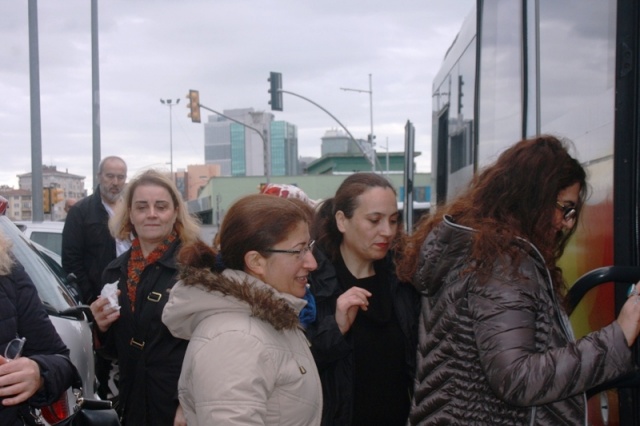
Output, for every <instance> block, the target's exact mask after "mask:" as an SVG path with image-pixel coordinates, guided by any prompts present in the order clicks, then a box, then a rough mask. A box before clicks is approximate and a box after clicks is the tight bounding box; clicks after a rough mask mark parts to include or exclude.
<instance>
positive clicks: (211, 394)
mask: <svg viewBox="0 0 640 426" xmlns="http://www.w3.org/2000/svg"><path fill="white" fill-rule="evenodd" d="M312 214H313V211H312V210H311V208H310V207H309V206H308V205H307V204H305V203H304V202H302V201H299V200H297V199H285V198H280V197H273V196H271V195H264V194H255V195H248V196H245V197H243V198H240V199H239V200H238V201H236V202H235V203H234V204H233V205H232V206H231V207H230V208H229V210H228V211H227V213H226V214H225V217H224V220H223V222H222V225H221V227H220V231H219V233H218V236H217V239H216V240H217V241H218V243H219V247H216V248H215V249H212V248H210V247H209V246H207V245H205V244H204V243H199V244H193V245H189V246H185V247H184V248H183V249H182V250H181V252H180V255H179V261H180V263H181V264H182V265H183V266H182V271H181V281H180V282H179V283H178V284H177V285H176V286H175V287H174V288H173V289H172V290H171V295H170V297H169V301H168V302H167V305H166V307H165V309H164V313H163V318H162V319H163V321H164V323H165V324H166V325H167V327H168V328H169V330H171V332H172V333H173V334H174V336H176V337H178V338H181V339H189V347H188V349H187V353H186V355H185V359H184V364H183V367H182V373H181V375H180V381H179V385H178V391H179V397H180V403H181V405H182V407H183V408H184V412H185V415H186V420H187V424H188V425H190V426H195V425H201V426H205V425H217V424H221V425H222V424H224V425H283V424H287V425H300V426H307V425H319V424H320V417H321V411H322V390H321V386H320V379H319V377H318V372H317V370H316V366H315V363H314V361H313V356H312V355H311V351H310V350H309V343H308V341H307V339H306V337H305V335H304V330H303V328H302V327H301V325H300V320H299V318H298V314H299V312H300V311H301V310H302V309H303V308H304V306H305V305H306V303H307V302H306V300H304V299H303V297H304V295H305V289H306V286H307V282H308V279H309V273H310V272H311V271H313V270H314V269H315V268H316V266H317V264H316V261H315V259H314V257H313V254H312V253H311V249H312V247H313V244H314V243H313V241H312V240H311V238H310V235H309V222H310V220H311V216H312Z"/></svg>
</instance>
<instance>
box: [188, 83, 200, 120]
mask: <svg viewBox="0 0 640 426" xmlns="http://www.w3.org/2000/svg"><path fill="white" fill-rule="evenodd" d="M187 99H189V104H188V105H187V108H189V110H190V111H191V112H189V115H188V117H189V118H190V119H191V121H192V122H194V123H200V93H199V92H198V91H197V90H189V94H188V95H187Z"/></svg>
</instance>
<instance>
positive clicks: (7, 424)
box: [0, 234, 75, 426]
mask: <svg viewBox="0 0 640 426" xmlns="http://www.w3.org/2000/svg"><path fill="white" fill-rule="evenodd" d="M20 338H24V339H25V340H24V346H23V348H22V354H21V356H20V357H18V358H15V357H16V355H17V353H16V352H12V351H11V350H10V351H9V352H12V354H13V356H14V359H13V360H11V361H10V360H7V359H6V358H5V357H4V356H3V355H5V350H6V347H7V345H9V344H11V343H10V342H11V341H12V340H14V339H20ZM15 343H17V341H16V342H14V344H15ZM7 355H8V356H9V355H11V354H7ZM9 361H10V362H9ZM74 371H75V369H74V367H73V365H72V364H71V361H70V360H69V349H67V347H66V346H65V344H64V343H63V342H62V340H61V339H60V336H59V335H58V333H57V332H56V329H55V328H54V326H53V324H51V320H50V319H49V317H48V316H47V313H46V311H45V309H44V306H42V302H41V301H40V298H39V297H38V293H37V291H36V288H35V286H34V285H33V283H32V282H31V279H30V278H29V276H28V275H27V273H26V272H25V270H24V268H23V267H22V265H20V264H19V263H18V262H17V261H16V260H15V259H14V258H13V257H12V256H11V255H10V242H9V241H8V240H7V239H6V238H5V237H4V235H2V234H0V401H1V404H0V424H1V425H3V426H14V425H23V424H24V423H23V420H22V417H21V416H23V415H29V414H28V412H29V405H31V406H33V407H43V406H46V405H49V404H52V403H53V402H54V401H55V400H57V399H58V398H59V397H60V395H61V394H62V393H63V392H64V391H65V390H66V389H67V388H68V387H69V386H71V382H72V380H73V377H74Z"/></svg>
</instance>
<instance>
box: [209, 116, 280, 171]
mask: <svg viewBox="0 0 640 426" xmlns="http://www.w3.org/2000/svg"><path fill="white" fill-rule="evenodd" d="M198 106H199V107H200V108H202V109H206V110H207V111H210V112H212V113H214V114H218V115H219V116H221V117H224V118H226V119H227V120H231V121H233V122H234V123H238V124H240V125H241V126H244V127H246V128H248V129H251V130H253V131H254V132H256V133H257V134H258V136H260V138H261V139H262V145H263V147H264V158H265V161H264V169H265V170H264V172H265V176H266V179H267V183H270V182H271V159H270V158H269V155H268V154H269V144H268V143H267V136H265V135H263V134H262V131H261V130H259V129H256V128H255V127H252V126H249V125H248V124H246V123H243V122H241V121H238V120H236V119H235V118H231V117H229V116H228V115H224V114H223V113H221V112H218V111H216V110H213V109H211V108H209V107H206V106H204V105H202V104H201V103H198ZM265 133H266V132H265Z"/></svg>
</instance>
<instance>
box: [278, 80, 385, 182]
mask: <svg viewBox="0 0 640 426" xmlns="http://www.w3.org/2000/svg"><path fill="white" fill-rule="evenodd" d="M278 91H279V92H281V93H287V94H289V95H293V96H297V97H298V98H300V99H304V100H305V101H307V102H310V103H312V104H313V105H315V106H317V107H318V108H320V109H321V110H323V111H324V112H326V113H327V114H328V115H329V117H331V118H333V119H334V120H335V121H336V123H338V124H339V125H340V127H342V128H343V129H344V131H345V132H347V134H348V135H349V137H350V138H351V140H353V142H354V143H355V144H356V145H357V147H358V148H360V151H362V153H363V154H364V156H365V158H366V159H367V160H369V163H370V164H371V167H373V171H375V170H376V163H377V164H378V167H377V169H378V170H382V164H380V160H378V156H377V155H376V153H375V150H374V151H373V158H371V157H370V156H369V153H368V152H367V151H366V150H365V148H364V147H363V146H362V144H361V143H360V142H359V141H358V140H356V138H354V137H353V135H352V134H351V132H350V131H349V130H348V129H347V128H346V126H345V125H344V124H342V123H341V122H340V120H338V118H336V116H334V115H333V114H331V113H330V112H329V111H327V109H326V108H323V107H322V106H321V105H319V104H317V103H316V102H314V101H312V100H311V99H309V98H305V97H304V96H302V95H299V94H297V93H293V92H289V91H288V90H282V89H278Z"/></svg>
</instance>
